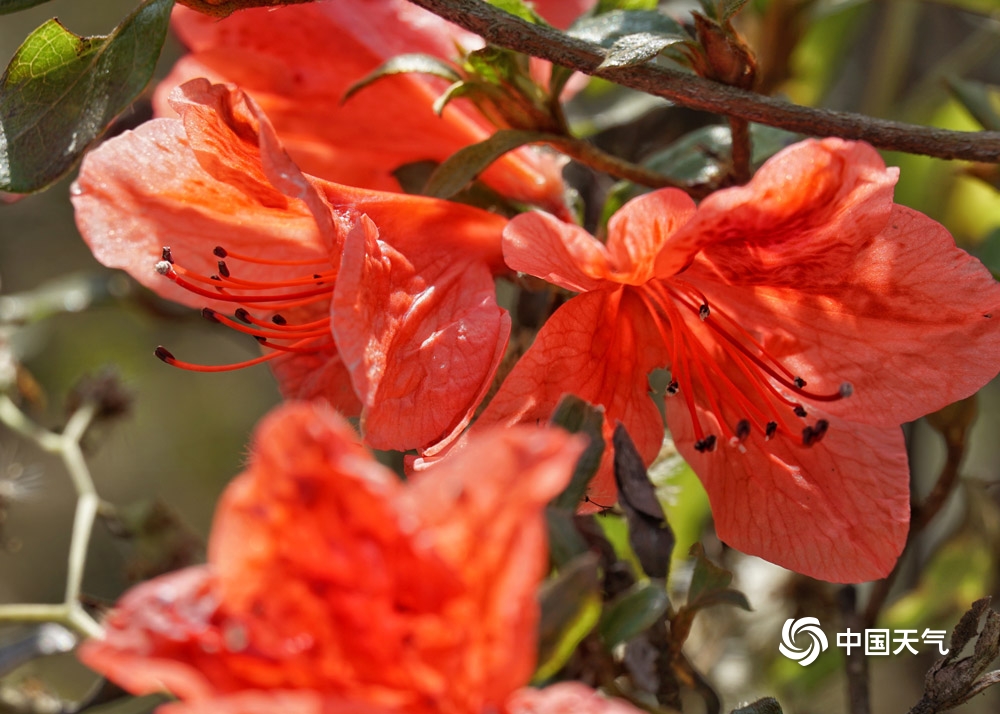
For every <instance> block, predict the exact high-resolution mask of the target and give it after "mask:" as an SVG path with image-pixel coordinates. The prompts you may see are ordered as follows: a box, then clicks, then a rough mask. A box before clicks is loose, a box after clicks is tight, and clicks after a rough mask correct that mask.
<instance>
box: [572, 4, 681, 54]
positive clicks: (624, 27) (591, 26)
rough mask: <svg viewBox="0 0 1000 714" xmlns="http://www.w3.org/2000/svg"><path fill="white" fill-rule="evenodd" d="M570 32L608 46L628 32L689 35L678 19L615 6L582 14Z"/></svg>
mask: <svg viewBox="0 0 1000 714" xmlns="http://www.w3.org/2000/svg"><path fill="white" fill-rule="evenodd" d="M567 34H569V35H572V36H573V37H576V38H577V39H580V40H586V41H587V42H593V43H595V44H598V45H600V46H601V47H604V48H607V49H611V48H612V47H613V46H614V44H615V42H617V41H618V40H620V39H622V38H623V37H628V36H629V35H637V34H649V35H656V36H663V37H670V38H677V39H683V38H687V37H688V35H687V33H686V32H685V31H684V28H683V27H681V26H680V24H678V23H677V21H676V20H674V19H673V18H671V17H669V16H667V15H664V14H663V13H660V12H656V11H652V10H614V11H612V12H608V13H605V14H603V15H598V16H596V17H589V18H583V19H581V20H578V21H577V22H576V23H575V24H574V25H573V27H571V28H570V29H569V30H568V32H567ZM661 49H662V48H661Z"/></svg>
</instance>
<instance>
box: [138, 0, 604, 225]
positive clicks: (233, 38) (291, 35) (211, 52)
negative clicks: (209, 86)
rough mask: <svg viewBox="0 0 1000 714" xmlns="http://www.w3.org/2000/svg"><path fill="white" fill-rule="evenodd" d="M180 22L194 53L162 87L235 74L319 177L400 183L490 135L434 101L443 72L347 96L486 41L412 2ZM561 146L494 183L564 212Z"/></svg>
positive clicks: (561, 5) (563, 11) (188, 17)
mask: <svg viewBox="0 0 1000 714" xmlns="http://www.w3.org/2000/svg"><path fill="white" fill-rule="evenodd" d="M592 4H593V0H547V1H544V2H540V3H536V5H537V6H538V9H539V11H540V12H541V13H542V14H543V15H545V16H546V17H548V18H550V19H551V20H552V21H553V22H555V23H556V24H557V25H559V26H566V25H568V24H569V22H570V21H571V20H572V19H574V18H575V17H576V16H577V15H579V14H580V13H582V12H583V11H584V10H585V9H586V7H588V6H589V5H592ZM173 27H174V30H175V31H176V32H177V34H178V35H179V37H180V39H181V41H182V42H183V43H184V44H185V45H187V46H188V48H189V49H190V50H191V54H189V55H186V56H185V57H183V58H182V59H181V60H180V61H179V62H178V63H177V65H176V66H175V68H174V70H173V72H172V74H171V75H170V76H169V77H168V78H167V79H166V80H165V81H164V82H163V83H162V84H161V88H160V90H159V91H158V95H157V97H158V100H157V104H158V109H160V110H161V111H164V110H167V106H166V105H167V102H166V101H165V100H166V97H167V94H168V93H169V91H170V90H171V89H172V88H173V87H176V86H177V85H179V84H182V83H183V82H185V81H187V80H189V79H193V78H196V77H208V78H210V79H212V80H213V81H217V82H233V83H235V84H237V85H239V86H240V88H242V89H244V90H245V91H246V92H248V93H249V94H250V95H251V96H252V97H253V98H254V100H255V101H257V102H258V103H259V104H260V106H261V107H262V108H263V110H264V112H265V113H266V114H267V115H268V117H269V118H270V119H271V121H272V122H273V124H274V127H275V129H276V130H277V133H278V136H279V137H280V138H281V140H282V143H283V144H284V145H285V146H286V148H287V150H288V152H289V153H290V155H291V156H292V158H293V159H294V160H295V162H296V163H297V164H298V165H299V166H301V167H302V169H303V170H304V171H306V172H307V173H309V174H312V175H314V176H318V177H321V178H324V179H327V180H331V181H336V182H338V183H344V184H348V185H350V186H360V187H364V188H374V189H379V190H386V191H394V190H399V184H398V183H397V181H396V179H395V178H394V177H393V175H392V172H393V171H394V170H395V169H396V168H397V167H399V166H401V165H403V164H407V163H411V162H416V161H424V160H433V161H439V162H440V161H444V160H445V159H447V158H448V157H449V156H451V155H452V154H454V153H455V152H456V151H457V150H458V149H461V148H462V147H464V146H468V145H469V144H474V143H477V142H480V141H483V140H484V139H486V138H487V137H489V135H490V134H492V133H493V131H494V127H493V126H492V125H490V124H489V123H488V122H487V121H486V120H485V119H484V118H483V117H482V116H481V115H480V114H479V113H478V111H477V110H476V109H475V108H473V107H472V106H471V105H469V104H467V103H465V102H464V101H457V102H453V103H451V104H450V105H449V106H448V107H446V108H445V110H444V112H443V115H442V116H440V117H439V116H438V115H437V114H435V112H434V110H433V104H434V101H435V100H436V99H437V97H438V96H439V95H441V94H442V93H443V91H444V89H445V87H446V84H445V83H443V82H442V80H440V79H437V78H431V77H428V76H426V75H421V74H405V75H403V74H401V75H396V76H393V77H388V78H386V79H383V80H380V81H379V82H376V83H375V84H374V85H371V86H369V87H367V88H365V89H364V90H363V91H361V92H359V93H358V94H357V95H355V96H353V97H352V98H351V99H350V100H349V101H347V102H344V101H343V98H344V93H345V92H346V90H347V89H348V87H350V86H351V85H352V84H354V83H355V82H357V81H358V80H359V79H361V78H363V77H365V76H367V75H368V74H369V73H371V72H372V71H374V70H375V69H376V68H378V67H379V66H381V65H382V64H383V63H384V62H385V61H386V60H388V59H390V58H391V57H394V56H396V55H400V54H404V53H423V54H429V55H434V56H437V57H440V58H442V59H445V60H450V59H452V58H453V57H454V56H456V54H457V50H456V47H457V46H462V47H465V48H469V49H475V48H477V47H480V46H481V45H482V39H480V38H479V37H477V36H476V35H473V34H471V33H468V32H466V31H464V30H462V29H460V28H458V27H456V26H455V25H452V24H451V23H448V22H445V21H444V20H442V19H441V18H439V17H437V16H436V15H433V14H431V13H429V12H427V11H426V10H423V9H421V8H418V7H416V6H414V5H411V4H410V3H408V2H406V1H405V0H352V1H351V2H343V1H342V0H333V1H330V2H313V3H308V4H303V5H293V6H287V7H281V8H259V9H251V10H243V11H240V12H238V13H234V14H233V15H231V16H230V17H228V18H226V19H225V20H222V21H218V20H216V19H215V18H211V17H208V16H205V15H200V14H198V13H196V12H193V11H191V10H188V9H186V8H183V7H178V8H177V9H176V10H175V12H174V21H173ZM562 163H563V159H561V158H560V157H559V156H558V155H556V154H553V153H551V152H545V151H541V150H538V149H535V148H530V147H529V148H523V149H519V150H517V151H514V152H511V153H509V154H507V155H506V156H504V157H503V158H501V159H500V160H499V161H498V162H496V163H495V164H494V165H492V166H491V167H490V168H489V169H487V170H486V171H485V172H484V174H483V181H484V182H486V183H487V184H489V185H490V186H492V187H494V188H495V189H496V190H497V191H499V192H500V193H502V194H504V195H507V196H510V197H512V198H515V199H518V200H521V201H526V202H529V203H534V204H537V205H541V206H544V207H545V208H546V209H547V210H550V211H553V212H556V213H559V214H564V213H565V212H566V208H565V201H564V198H563V191H564V188H563V182H562V178H561V167H562Z"/></svg>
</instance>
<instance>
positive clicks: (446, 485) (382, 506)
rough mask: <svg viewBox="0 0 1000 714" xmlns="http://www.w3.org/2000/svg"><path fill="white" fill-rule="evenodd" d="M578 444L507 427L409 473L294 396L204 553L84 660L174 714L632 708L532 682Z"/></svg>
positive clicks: (226, 505) (266, 435) (153, 585)
mask: <svg viewBox="0 0 1000 714" xmlns="http://www.w3.org/2000/svg"><path fill="white" fill-rule="evenodd" d="M582 447H583V444H582V443H581V441H580V440H578V438H577V437H571V436H569V435H568V434H566V433H564V432H562V431H558V430H550V429H541V428H536V427H520V428H514V429H503V430H496V431H493V432H491V433H490V434H487V435H484V436H483V437H482V438H480V439H477V440H475V441H474V442H473V443H470V445H469V446H468V448H467V449H465V450H464V451H463V453H461V454H456V455H455V456H454V457H449V458H448V459H446V460H445V461H444V462H442V464H441V465H440V466H439V467H437V468H436V469H435V470H434V472H433V474H432V475H431V474H428V475H427V476H426V477H423V478H418V479H416V480H414V481H411V482H410V483H406V484H403V483H401V482H400V481H399V479H398V478H397V477H396V475H395V474H393V473H392V472H391V471H389V470H388V469H386V468H385V467H383V466H381V465H379V464H378V463H377V462H376V461H375V460H374V459H373V458H372V457H371V456H370V455H369V454H368V453H367V452H366V451H365V449H364V448H363V447H362V446H361V445H360V443H359V442H358V437H357V435H356V434H355V433H354V431H353V430H352V429H351V428H350V426H349V425H348V424H347V423H346V422H345V421H344V420H343V419H342V418H341V417H340V416H338V415H337V414H336V413H335V412H333V410H331V409H330V408H329V407H327V406H325V405H323V404H320V403H316V404H303V403H298V404H290V405H288V406H285V407H283V408H281V409H279V410H278V411H277V412H276V413H274V414H273V415H271V416H270V417H268V418H267V419H266V420H265V421H264V422H263V423H262V424H261V426H260V427H259V430H258V433H257V436H256V439H255V442H254V446H253V450H252V455H251V458H250V463H249V466H248V468H247V470H246V472H244V473H243V474H242V475H241V476H239V477H238V478H236V479H235V480H234V481H233V482H232V483H231V484H230V486H229V487H228V489H227V490H226V492H225V494H224V496H223V498H222V501H221V502H220V504H219V507H218V511H217V513H216V518H215V523H214V525H213V528H212V536H211V541H210V543H209V562H208V564H207V565H204V566H200V567H193V568H188V569H186V570H182V571H179V572H176V573H172V574H170V575H167V576H164V577H161V578H157V579H155V580H152V581H149V582H146V583H143V584H142V585H139V586H138V587H136V588H134V589H133V590H132V591H130V592H129V593H128V594H126V596H125V597H124V598H123V599H122V601H121V602H120V603H119V604H118V606H117V608H116V609H115V610H114V611H112V613H111V614H110V615H109V616H108V618H107V620H106V623H105V624H106V628H107V631H106V635H105V637H104V638H103V639H101V640H91V641H89V642H88V643H86V644H85V645H84V646H83V647H82V649H81V651H80V657H81V658H82V660H83V661H84V662H85V663H87V664H88V665H89V666H91V667H93V668H94V669H95V670H97V671H99V672H102V673H104V674H105V675H107V676H108V677H110V678H111V679H113V680H114V681H116V682H118V683H119V684H121V685H122V686H123V687H125V688H126V689H128V690H129V691H131V692H133V693H137V694H144V693H152V692H160V691H168V692H171V693H173V694H174V695H176V696H177V697H178V698H180V699H181V701H182V703H180V704H174V705H170V706H167V707H164V708H163V709H162V710H161V711H163V712H178V713H179V712H184V713H185V714H193V713H195V712H222V713H224V714H237V713H239V714H248V713H250V712H266V711H281V712H296V713H300V714H306V713H308V714H320V713H321V712H323V713H326V714H333V713H344V714H354V713H359V712H369V713H372V712H385V713H389V712H395V713H399V714H403V713H405V714H417V713H426V714H452V713H456V714H457V713H468V714H477V713H480V712H507V713H508V714H521V713H524V714H528V713H530V712H553V713H554V712H560V711H569V710H570V707H573V708H574V709H573V710H574V711H582V712H593V713H594V714H599V713H600V712H606V713H607V714H627V713H628V712H634V711H635V710H634V709H632V708H631V707H629V706H627V705H625V704H624V703H614V702H610V701H608V700H605V699H603V698H601V697H598V696H597V695H596V693H594V692H593V691H591V690H587V689H586V688H584V687H583V686H582V685H572V684H570V685H563V686H558V687H555V688H552V689H547V690H544V691H534V690H522V689H521V688H522V687H523V686H524V685H525V684H526V682H527V681H528V679H529V678H530V676H531V673H532V670H533V668H534V661H535V652H536V630H537V625H538V603H537V600H536V590H537V586H538V584H539V581H540V580H541V579H542V577H543V576H544V575H545V573H546V571H547V567H548V554H547V549H546V543H545V519H544V517H543V513H542V511H543V508H544V507H545V504H546V503H547V502H548V501H549V500H550V499H551V498H552V497H553V496H555V495H556V494H557V493H558V492H559V491H561V490H562V488H563V487H564V486H565V485H566V482H567V481H568V480H569V476H570V474H571V473H572V470H573V466H574V463H575V461H576V457H577V456H578V455H579V453H580V451H581V449H582ZM577 706H579V707H580V708H579V709H576V708H575V707H577Z"/></svg>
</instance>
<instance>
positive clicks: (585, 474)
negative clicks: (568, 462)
mask: <svg viewBox="0 0 1000 714" xmlns="http://www.w3.org/2000/svg"><path fill="white" fill-rule="evenodd" d="M549 424H551V425H553V426H559V427H562V428H563V429H565V430H566V431H568V432H569V433H571V434H584V435H585V436H586V437H587V438H588V439H589V440H590V443H589V444H588V445H587V448H586V449H584V451H583V453H582V454H580V458H579V459H578V460H577V462H576V466H575V467H574V469H573V478H572V479H570V482H569V485H568V486H566V488H565V489H564V490H563V492H562V493H560V494H559V495H558V496H556V497H555V499H553V501H552V505H553V506H555V507H557V508H565V509H567V510H570V511H575V510H576V507H577V506H579V505H580V501H582V500H583V497H584V494H586V493H587V486H588V485H589V484H590V480H591V479H592V478H593V477H594V474H596V473H597V468H598V467H599V466H600V465H601V457H602V456H603V455H604V436H603V434H602V431H601V428H602V426H603V425H604V408H603V407H599V406H597V407H595V406H592V405H591V404H589V403H587V402H585V401H584V400H582V399H580V398H579V397H575V396H573V395H570V394H568V395H566V396H564V397H563V398H562V399H560V400H559V404H557V405H556V409H555V411H554V412H553V413H552V417H551V419H549Z"/></svg>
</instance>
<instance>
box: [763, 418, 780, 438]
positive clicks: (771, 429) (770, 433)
mask: <svg viewBox="0 0 1000 714" xmlns="http://www.w3.org/2000/svg"><path fill="white" fill-rule="evenodd" d="M777 431H778V422H776V421H769V422H768V423H767V426H766V427H765V428H764V438H765V439H773V438H774V435H775V433H776V432H777Z"/></svg>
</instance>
